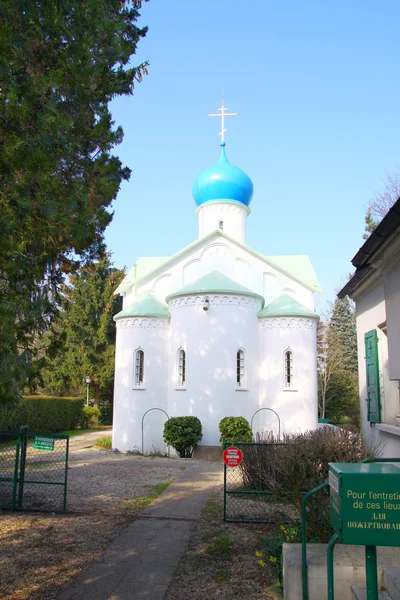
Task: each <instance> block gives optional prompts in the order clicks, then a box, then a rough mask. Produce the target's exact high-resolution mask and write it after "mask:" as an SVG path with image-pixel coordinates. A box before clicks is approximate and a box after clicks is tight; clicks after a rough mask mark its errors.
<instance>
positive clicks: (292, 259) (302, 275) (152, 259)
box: [114, 229, 322, 294]
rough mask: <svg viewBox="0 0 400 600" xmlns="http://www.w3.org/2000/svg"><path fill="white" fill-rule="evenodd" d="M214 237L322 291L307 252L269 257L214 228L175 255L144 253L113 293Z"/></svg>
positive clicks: (311, 288) (122, 290)
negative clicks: (227, 241) (147, 254)
mask: <svg viewBox="0 0 400 600" xmlns="http://www.w3.org/2000/svg"><path fill="white" fill-rule="evenodd" d="M213 237H222V238H225V239H227V240H229V241H230V242H232V243H233V244H235V245H236V246H238V247H239V248H242V249H243V250H245V251H247V252H249V253H250V254H252V255H253V256H255V257H257V258H259V259H260V260H262V261H263V262H264V263H266V264H268V265H270V266H271V267H273V268H275V269H277V270H278V271H280V272H281V273H283V274H285V275H288V276H289V277H291V278H293V279H294V280H295V281H297V282H298V283H300V284H301V285H304V286H305V287H307V288H308V289H310V290H312V291H313V292H322V289H321V286H320V283H319V281H318V278H317V276H316V274H315V271H314V269H313V266H312V264H311V261H310V259H309V257H308V256H307V255H293V256H266V255H264V254H261V253H260V252H257V251H256V250H253V248H250V246H247V244H243V243H242V242H239V241H238V240H236V239H235V238H232V237H231V236H229V235H227V234H226V233H225V232H224V231H221V230H220V229H216V230H215V231H212V232H210V233H208V234H207V235H206V236H204V237H203V238H199V239H197V240H195V241H194V242H191V243H190V244H189V245H188V246H185V248H182V249H181V250H179V251H178V252H176V253H175V254H173V255H172V256H145V257H141V258H138V260H137V261H136V263H135V265H134V266H133V267H132V269H131V270H130V271H129V273H128V274H127V275H126V276H125V278H124V279H123V281H122V282H121V283H120V285H119V286H118V287H117V289H116V290H115V292H114V294H123V293H124V292H126V291H127V290H129V289H130V288H131V287H132V286H133V285H135V284H137V283H139V282H140V281H142V280H143V279H145V278H147V277H152V276H155V275H156V274H157V273H158V272H159V270H160V268H161V267H164V269H166V268H168V267H169V266H170V265H172V264H173V263H174V262H176V261H177V260H179V259H180V258H181V257H182V256H184V255H185V254H186V253H187V252H189V251H190V250H192V249H194V248H196V247H197V246H201V245H203V244H204V243H206V242H208V241H209V240H211V239H212V238H213Z"/></svg>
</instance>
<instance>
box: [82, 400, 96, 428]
mask: <svg viewBox="0 0 400 600" xmlns="http://www.w3.org/2000/svg"><path fill="white" fill-rule="evenodd" d="M100 416H101V412H100V410H99V409H98V408H95V407H94V406H84V407H83V408H82V411H81V414H80V416H79V427H80V428H81V429H88V428H89V427H90V426H93V425H97V423H98V421H99V417H100Z"/></svg>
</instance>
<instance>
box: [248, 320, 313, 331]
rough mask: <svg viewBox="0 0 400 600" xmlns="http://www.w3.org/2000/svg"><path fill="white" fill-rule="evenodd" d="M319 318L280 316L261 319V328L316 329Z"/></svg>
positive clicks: (263, 329)
mask: <svg viewBox="0 0 400 600" xmlns="http://www.w3.org/2000/svg"><path fill="white" fill-rule="evenodd" d="M317 322H318V321H317V319H307V318H297V317H296V318H295V317H279V318H264V319H260V329H261V330H262V331H265V330H267V329H297V330H300V331H316V329H317Z"/></svg>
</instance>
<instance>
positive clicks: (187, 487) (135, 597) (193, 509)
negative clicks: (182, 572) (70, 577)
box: [57, 461, 223, 600]
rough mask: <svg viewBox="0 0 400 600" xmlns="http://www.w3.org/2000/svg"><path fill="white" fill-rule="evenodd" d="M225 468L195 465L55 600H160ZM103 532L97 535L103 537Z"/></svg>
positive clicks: (215, 465)
mask: <svg viewBox="0 0 400 600" xmlns="http://www.w3.org/2000/svg"><path fill="white" fill-rule="evenodd" d="M222 475H223V469H222V464H221V463H215V462H207V461H204V462H203V461H193V462H188V463H187V468H186V470H185V471H184V472H182V475H180V477H179V479H178V480H177V481H175V482H174V483H173V484H172V485H170V487H169V488H168V489H167V490H166V491H165V492H164V493H163V494H162V495H161V496H160V497H159V498H157V499H156V500H155V501H154V502H153V503H152V504H151V505H150V506H149V507H148V508H147V509H145V510H142V511H140V512H139V513H138V515H137V520H135V521H133V522H132V523H131V524H130V525H128V527H127V528H126V529H125V530H124V532H123V533H122V534H121V535H120V536H118V537H117V538H116V539H115V540H114V542H113V543H112V544H111V546H110V547H109V549H108V550H107V551H106V552H105V554H104V555H103V557H102V559H101V560H100V561H99V562H97V563H94V564H92V565H90V566H89V567H88V568H87V570H86V571H84V572H83V573H82V574H81V575H80V576H79V577H78V579H77V580H76V582H75V585H74V586H73V587H71V588H69V589H67V590H65V591H64V592H62V593H61V594H59V596H58V597H57V600H162V599H163V598H164V594H165V592H166V590H167V587H168V585H169V583H170V581H171V579H172V576H173V574H174V572H175V569H176V567H177V565H178V562H179V560H180V558H181V556H182V554H183V553H184V551H185V549H186V546H187V543H188V541H189V538H190V535H191V532H192V530H193V528H194V527H195V525H196V521H198V520H199V519H200V517H201V512H202V509H203V507H204V506H205V504H206V502H207V499H208V497H209V495H210V493H211V491H212V489H213V487H214V486H215V485H216V484H218V483H220V482H221V481H222ZM100 533H101V532H99V534H100Z"/></svg>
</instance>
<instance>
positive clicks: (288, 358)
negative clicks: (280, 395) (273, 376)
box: [285, 350, 293, 388]
mask: <svg viewBox="0 0 400 600" xmlns="http://www.w3.org/2000/svg"><path fill="white" fill-rule="evenodd" d="M285 387H286V388H290V387H293V352H291V350H286V352H285Z"/></svg>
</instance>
